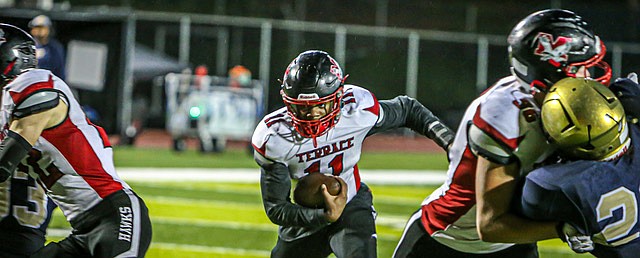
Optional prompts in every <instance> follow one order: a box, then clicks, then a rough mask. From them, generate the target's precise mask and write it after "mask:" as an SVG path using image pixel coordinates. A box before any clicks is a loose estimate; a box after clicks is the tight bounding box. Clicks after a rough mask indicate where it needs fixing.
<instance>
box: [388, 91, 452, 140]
mask: <svg viewBox="0 0 640 258" xmlns="http://www.w3.org/2000/svg"><path fill="white" fill-rule="evenodd" d="M380 106H381V107H382V109H383V112H384V117H383V121H382V123H381V124H380V125H379V126H378V127H380V128H397V127H408V128H410V129H412V130H414V131H416V132H418V133H420V134H422V135H425V136H427V137H429V138H430V139H432V140H433V141H435V142H436V143H437V144H438V145H439V146H440V147H442V148H443V149H445V150H448V148H449V145H450V144H451V142H453V138H454V136H455V132H454V131H453V130H451V129H449V127H447V126H446V125H445V124H444V123H442V121H440V119H439V118H438V117H437V116H435V115H434V114H433V113H432V112H431V110H429V109H428V108H426V107H425V106H424V105H422V104H421V103H420V102H418V101H417V100H416V99H413V98H410V97H407V96H398V97H396V98H393V99H391V100H382V101H380Z"/></svg>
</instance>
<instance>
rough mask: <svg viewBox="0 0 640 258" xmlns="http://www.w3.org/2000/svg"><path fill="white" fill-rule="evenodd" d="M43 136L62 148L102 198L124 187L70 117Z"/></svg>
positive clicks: (44, 132)
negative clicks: (115, 178)
mask: <svg viewBox="0 0 640 258" xmlns="http://www.w3.org/2000/svg"><path fill="white" fill-rule="evenodd" d="M41 136H42V137H43V138H45V139H46V140H47V141H49V142H50V143H51V144H53V145H54V146H55V147H56V148H57V149H58V150H60V153H61V154H62V155H63V156H64V157H65V159H67V160H68V161H69V164H70V165H71V166H72V167H73V169H74V170H75V171H76V172H77V173H78V174H79V175H80V176H82V178H83V179H84V180H85V181H86V182H87V183H88V184H89V185H90V186H91V188H93V190H95V191H96V193H98V195H99V196H100V197H101V198H104V197H106V196H108V195H110V194H112V193H114V192H116V191H118V190H121V189H123V186H122V184H120V183H119V182H117V181H115V180H113V177H112V176H111V175H110V174H109V173H108V172H107V171H105V170H104V169H103V168H102V162H101V161H100V158H99V157H98V155H97V154H96V153H95V152H94V151H93V149H92V148H91V145H90V144H89V141H88V139H87V138H86V137H85V135H84V134H83V133H82V131H80V129H79V128H78V127H77V126H76V125H74V124H73V122H71V120H70V119H69V118H68V117H67V119H66V120H65V121H64V122H63V123H62V124H61V125H59V126H57V127H55V128H52V129H48V130H44V131H43V132H42V135H41Z"/></svg>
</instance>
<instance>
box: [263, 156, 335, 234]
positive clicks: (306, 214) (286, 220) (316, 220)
mask: <svg viewBox="0 0 640 258" xmlns="http://www.w3.org/2000/svg"><path fill="white" fill-rule="evenodd" d="M260 171H261V174H260V188H261V191H262V202H263V205H264V210H265V212H266V214H267V217H268V218H269V220H271V222H273V223H274V224H277V225H280V226H299V227H319V226H324V225H327V224H329V223H328V222H327V220H326V219H325V216H324V210H323V209H311V208H306V207H302V206H299V205H296V204H293V203H291V198H290V197H289V196H290V193H291V179H290V178H289V171H288V169H287V167H286V166H285V165H284V164H281V163H271V164H264V163H263V164H261V166H260Z"/></svg>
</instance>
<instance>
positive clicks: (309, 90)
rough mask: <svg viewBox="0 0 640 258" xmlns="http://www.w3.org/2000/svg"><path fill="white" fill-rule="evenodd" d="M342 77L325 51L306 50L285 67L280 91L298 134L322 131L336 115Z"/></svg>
mask: <svg viewBox="0 0 640 258" xmlns="http://www.w3.org/2000/svg"><path fill="white" fill-rule="evenodd" d="M344 79H345V77H343V75H342V69H340V66H339V65H338V63H337V62H336V61H335V60H334V59H333V58H331V56H329V55H328V54H327V53H326V52H323V51H317V50H310V51H306V52H303V53H301V54H300V55H298V56H297V57H296V58H295V59H294V60H293V61H292V62H291V63H290V64H289V66H288V67H287V70H286V71H285V74H284V78H283V80H282V86H281V90H280V95H281V96H282V100H283V102H284V104H285V106H286V107H287V113H288V114H289V116H290V117H291V120H292V123H293V125H294V127H295V129H296V131H297V132H298V133H299V134H300V136H302V137H305V138H313V140H314V145H315V144H317V143H316V137H318V136H321V135H323V134H325V133H326V132H327V131H328V130H329V129H331V128H333V127H334V126H335V125H336V123H337V122H338V119H339V118H340V108H341V103H342V95H343V85H344Z"/></svg>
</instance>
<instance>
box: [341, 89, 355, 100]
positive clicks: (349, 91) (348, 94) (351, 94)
mask: <svg viewBox="0 0 640 258" xmlns="http://www.w3.org/2000/svg"><path fill="white" fill-rule="evenodd" d="M348 97H353V91H351V89H349V90H348V91H347V92H346V93H345V94H344V96H343V97H342V98H343V99H344V98H348Z"/></svg>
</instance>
